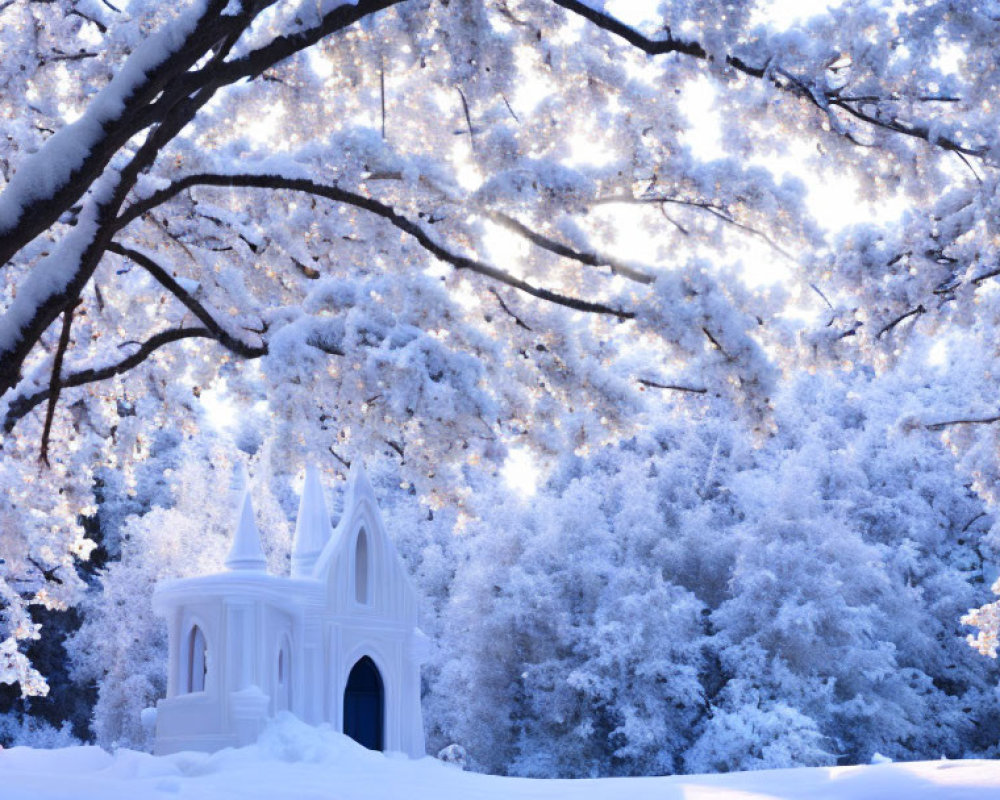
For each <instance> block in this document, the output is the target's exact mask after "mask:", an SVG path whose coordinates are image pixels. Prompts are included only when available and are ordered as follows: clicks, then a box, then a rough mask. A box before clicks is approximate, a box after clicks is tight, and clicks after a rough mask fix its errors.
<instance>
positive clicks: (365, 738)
mask: <svg viewBox="0 0 1000 800" xmlns="http://www.w3.org/2000/svg"><path fill="white" fill-rule="evenodd" d="M384 718H385V692H384V690H383V688H382V676H381V675H379V672H378V667H376V666H375V662H374V661H372V660H371V659H370V658H369V657H368V656H364V657H363V658H362V659H361V660H360V661H358V663H357V664H355V665H354V668H353V669H352V670H351V674H350V676H349V677H348V678H347V687H346V688H345V689H344V733H346V734H347V735H348V736H350V737H351V738H352V739H353V740H354V741H356V742H357V743H358V744H361V745H364V746H365V747H367V748H368V749H369V750H381V749H382V747H383V743H382V738H383V737H382V731H383V727H384V724H383V723H384Z"/></svg>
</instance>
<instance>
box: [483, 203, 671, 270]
mask: <svg viewBox="0 0 1000 800" xmlns="http://www.w3.org/2000/svg"><path fill="white" fill-rule="evenodd" d="M486 215H487V216H488V217H489V218H490V219H491V220H492V221H493V222H495V223H496V224H497V225H500V226H501V227H503V228H506V229H507V230H509V231H513V232H515V233H517V234H518V235H519V236H523V237H524V238H525V239H527V240H528V241H529V242H531V243H532V244H533V245H536V246H537V247H541V248H542V249H543V250H548V251H549V252H550V253H555V254H556V255H557V256H562V257H563V258H570V259H573V260H574V261H579V262H580V263H581V264H586V265H587V266H590V267H608V268H609V269H610V270H611V272H612V273H613V274H615V275H621V276H623V277H625V278H628V279H629V280H632V281H636V282H637V283H645V284H650V283H652V282H653V281H654V280H655V278H654V276H653V275H650V274H649V273H648V272H643V271H642V270H639V269H636V268H635V267H630V266H629V265H628V264H624V263H622V262H621V261H617V260H615V259H613V258H610V257H609V256H602V255H598V254H597V253H581V252H579V251H577V250H574V249H573V248H571V247H567V246H566V245H564V244H561V243H560V242H557V241H556V240H555V239H550V238H549V237H547V236H543V235H542V234H540V233H538V232H537V231H534V230H532V229H531V228H529V227H528V226H527V225H525V224H524V223H523V222H520V221H519V220H516V219H514V217H511V216H509V215H507V214H504V213H502V212H499V211H487V212H486Z"/></svg>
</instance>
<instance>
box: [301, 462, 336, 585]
mask: <svg viewBox="0 0 1000 800" xmlns="http://www.w3.org/2000/svg"><path fill="white" fill-rule="evenodd" d="M330 533H331V527H330V514H329V512H327V510H326V501H325V500H324V499H323V486H322V484H321V483H320V480H319V470H317V469H316V467H315V465H313V464H309V465H308V466H307V467H306V482H305V485H304V486H303V487H302V499H301V500H300V501H299V516H298V519H297V520H296V521H295V545H294V547H293V548H292V577H293V578H304V577H307V576H309V575H311V574H312V569H313V566H314V565H315V563H316V559H317V558H318V557H319V554H320V552H321V551H322V550H323V547H324V546H325V545H326V543H327V541H328V540H329V538H330Z"/></svg>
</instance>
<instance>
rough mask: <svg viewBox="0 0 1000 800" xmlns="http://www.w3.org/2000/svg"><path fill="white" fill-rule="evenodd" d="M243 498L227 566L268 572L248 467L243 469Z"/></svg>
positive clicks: (232, 568)
mask: <svg viewBox="0 0 1000 800" xmlns="http://www.w3.org/2000/svg"><path fill="white" fill-rule="evenodd" d="M242 480H243V498H242V500H241V501H240V512H239V513H240V515H239V518H238V522H237V523H236V535H235V536H233V545H232V547H231V548H230V550H229V555H228V556H226V566H227V567H228V568H229V569H231V570H248V571H253V572H266V571H267V560H266V559H265V558H264V551H263V550H262V549H261V546H260V531H259V530H257V521H256V520H255V519H254V514H253V501H252V500H251V499H250V477H249V476H248V475H247V472H246V467H244V468H243V471H242Z"/></svg>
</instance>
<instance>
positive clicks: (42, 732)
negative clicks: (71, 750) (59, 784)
mask: <svg viewBox="0 0 1000 800" xmlns="http://www.w3.org/2000/svg"><path fill="white" fill-rule="evenodd" d="M78 744H80V740H79V739H77V738H76V737H75V736H74V735H73V730H72V726H71V725H70V723H69V722H64V723H63V724H62V725H61V726H60V727H58V728H56V727H55V726H53V725H50V724H49V723H48V722H45V721H44V720H41V719H38V718H36V717H32V716H28V715H27V714H23V715H22V714H0V747H38V748H43V749H52V748H56V747H72V746H74V745H78Z"/></svg>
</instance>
